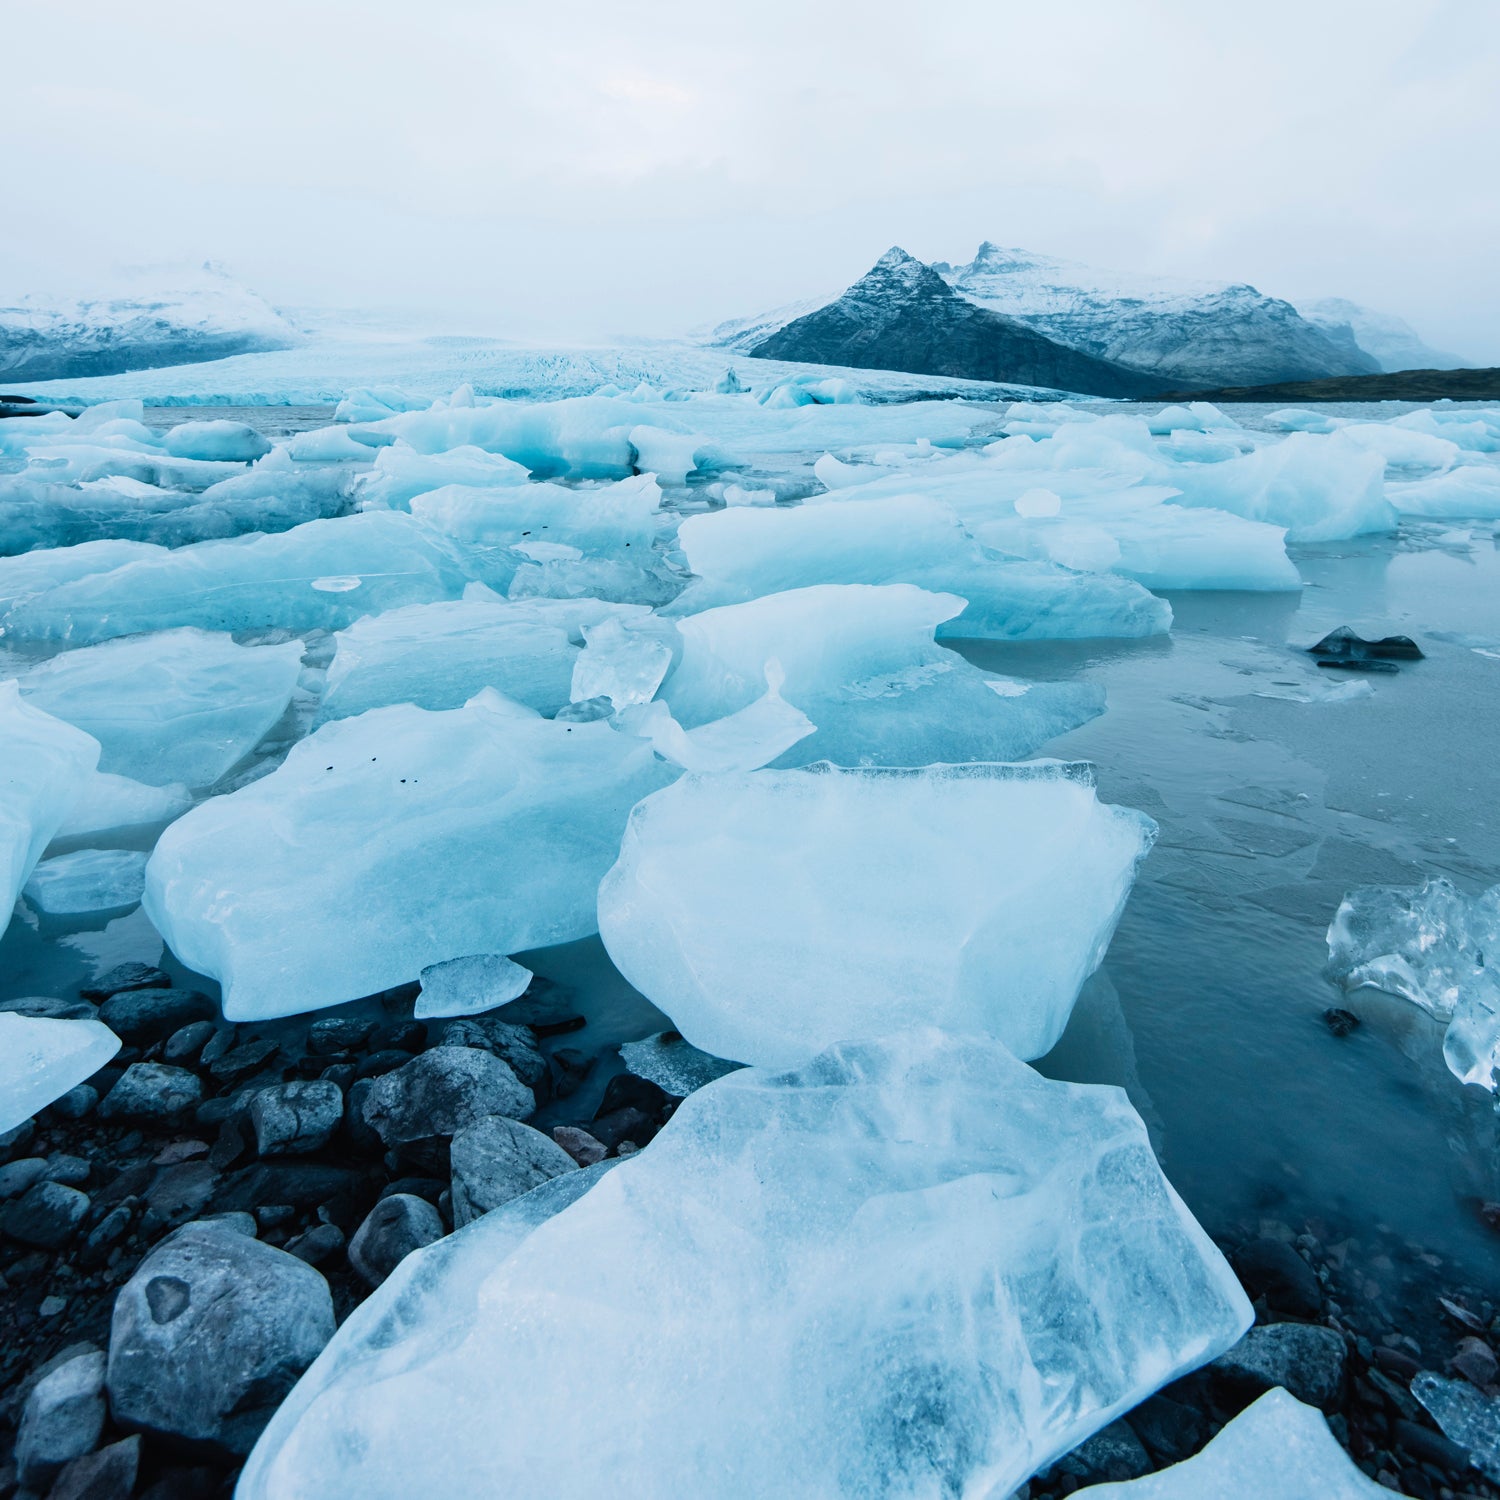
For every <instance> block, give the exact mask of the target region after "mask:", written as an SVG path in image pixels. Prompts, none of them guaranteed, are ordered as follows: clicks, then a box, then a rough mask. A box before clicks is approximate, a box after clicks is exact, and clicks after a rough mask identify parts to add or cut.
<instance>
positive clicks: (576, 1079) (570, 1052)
mask: <svg viewBox="0 0 1500 1500" xmlns="http://www.w3.org/2000/svg"><path fill="white" fill-rule="evenodd" d="M594 1062H595V1059H594V1058H593V1057H591V1056H590V1055H589V1054H588V1053H587V1052H584V1051H582V1050H581V1049H580V1048H578V1047H559V1048H558V1049H557V1051H556V1052H554V1053H553V1054H552V1070H553V1078H552V1092H553V1094H554V1095H555V1096H556V1097H557V1098H559V1099H567V1098H570V1097H571V1096H572V1095H574V1094H576V1093H577V1092H578V1086H579V1084H581V1083H582V1082H583V1080H584V1079H585V1078H587V1077H588V1076H589V1074H590V1073H592V1072H593V1071H594Z"/></svg>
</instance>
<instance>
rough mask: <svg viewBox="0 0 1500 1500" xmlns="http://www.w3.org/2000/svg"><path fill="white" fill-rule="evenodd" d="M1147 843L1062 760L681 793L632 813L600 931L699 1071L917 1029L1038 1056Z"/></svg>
mask: <svg viewBox="0 0 1500 1500" xmlns="http://www.w3.org/2000/svg"><path fill="white" fill-rule="evenodd" d="M1155 827H1156V825H1155V824H1154V823H1152V822H1151V820H1150V819H1149V818H1147V817H1145V816H1144V815H1143V814H1141V813H1136V812H1131V811H1129V810H1126V809H1122V808H1113V807H1107V806H1104V805H1103V804H1101V803H1100V802H1099V801H1098V800H1097V798H1096V797H1095V794H1094V788H1093V784H1092V779H1091V777H1090V776H1089V775H1088V774H1087V769H1086V768H1083V767H1078V766H1069V765H1064V764H1062V763H1060V762H1041V763H1038V764H1034V765H1026V766H1001V765H962V766H929V767H927V768H926V769H923V770H911V771H900V770H860V771H846V770H839V769H837V768H835V767H832V766H828V765H826V764H825V765H819V766H816V767H813V768H811V769H810V770H800V771H760V772H754V773H750V774H745V775H738V776H727V775H726V776H686V777H684V778H683V779H682V780H681V781H679V782H677V783H676V784H675V785H674V786H671V787H668V788H666V789H665V790H664V791H662V792H659V793H657V794H656V795H655V796H652V797H649V798H647V799H646V800H645V801H644V802H642V803H641V804H640V806H638V807H637V808H636V809H635V810H634V812H632V813H631V815H630V821H629V824H628V826H627V827H626V830H625V837H624V841H623V843H622V845H621V849H620V858H619V860H618V862H617V863H616V864H615V866H614V868H613V869H612V870H611V871H610V872H609V874H608V875H607V876H606V877H605V879H604V881H603V883H602V884H601V886H600V888H599V931H600V935H601V936H602V938H603V939H604V945H605V947H606V948H607V949H608V950H609V955H610V957H611V958H612V959H613V960H614V962H615V965H616V966H617V967H618V968H619V970H620V972H621V973H622V974H624V975H625V977H626V978H627V979H629V980H630V982H631V983H632V984H634V985H635V987H636V988H637V989H638V990H640V991H641V993H642V994H644V995H645V996H646V997H647V998H648V999H650V1000H651V1001H652V1002H653V1003H654V1004H655V1005H657V1006H658V1007H659V1008H660V1009H662V1010H663V1011H665V1012H666V1013H667V1015H669V1016H670V1017H671V1018H672V1023H673V1025H674V1026H675V1027H676V1028H677V1029H678V1030H679V1031H680V1032H681V1033H682V1034H683V1035H684V1036H685V1037H686V1038H687V1039H688V1040H689V1041H690V1042H692V1043H693V1045H694V1046H696V1047H700V1048H702V1049H703V1050H704V1051H706V1052H710V1053H712V1054H714V1055H715V1056H717V1057H724V1058H733V1059H735V1060H737V1061H739V1062H747V1063H755V1064H759V1065H763V1066H770V1067H785V1066H791V1065H794V1064H796V1063H798V1062H801V1061H803V1060H804V1059H806V1058H807V1057H809V1056H811V1055H812V1054H813V1053H814V1052H817V1051H819V1050H821V1049H822V1048H824V1047H826V1046H829V1045H831V1044H832V1043H834V1042H839V1041H846V1040H850V1039H855V1038H861V1037H869V1036H879V1035H882V1034H884V1033H885V1032H887V1031H891V1030H895V1029H897V1028H899V1027H902V1026H904V1025H908V1024H910V1023H911V1022H912V1021H913V1020H914V1019H915V1018H918V1017H920V1018H921V1019H922V1020H923V1021H928V1022H931V1023H932V1024H934V1025H939V1026H943V1027H945V1028H947V1029H949V1030H952V1031H955V1032H959V1033H984V1034H988V1035H991V1036H994V1037H998V1038H999V1039H1000V1040H1001V1041H1002V1042H1004V1043H1005V1044H1006V1046H1008V1047H1009V1048H1010V1049H1011V1051H1012V1052H1014V1053H1015V1055H1016V1056H1018V1057H1023V1058H1033V1057H1040V1056H1041V1055H1042V1054H1043V1053H1045V1052H1046V1051H1047V1050H1048V1049H1049V1048H1050V1047H1051V1046H1052V1045H1053V1043H1054V1042H1056V1040H1057V1038H1058V1037H1059V1036H1060V1035H1061V1034H1062V1030H1063V1027H1064V1025H1065V1024H1066V1023H1067V1019H1068V1015H1069V1012H1070V1011H1071V1010H1072V1007H1073V1002H1074V1000H1075V999H1076V998H1077V995H1078V990H1079V986H1080V985H1082V983H1083V981H1084V980H1085V979H1086V978H1087V977H1088V976H1089V974H1091V973H1092V972H1093V970H1094V969H1095V968H1096V967H1097V966H1098V964H1099V961H1100V959H1101V958H1102V957H1103V954H1104V950H1105V947H1106V946H1107V945H1108V942H1109V939H1110V936H1111V935H1112V933H1113V931H1114V927H1115V924H1116V922H1117V921H1118V920H1119V917H1120V912H1121V910H1122V908H1123V907H1124V904H1125V898H1126V896H1127V894H1128V893H1129V890H1130V885H1131V882H1132V881H1133V879H1134V875H1135V867H1136V864H1137V862H1138V861H1139V860H1140V858H1141V857H1142V855H1144V854H1145V852H1146V850H1147V849H1148V848H1149V847H1150V844H1151V841H1152V839H1153V838H1154V837H1155Z"/></svg>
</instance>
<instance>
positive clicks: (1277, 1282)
mask: <svg viewBox="0 0 1500 1500" xmlns="http://www.w3.org/2000/svg"><path fill="white" fill-rule="evenodd" d="M1229 1263H1230V1264H1231V1265H1232V1266H1233V1267H1234V1274H1235V1275H1236V1276H1238V1277H1239V1278H1240V1284H1241V1285H1242V1286H1243V1287H1244V1288H1245V1291H1246V1294H1247V1295H1248V1296H1249V1297H1250V1298H1251V1300H1252V1301H1253V1300H1254V1299H1255V1298H1257V1297H1261V1298H1264V1299H1265V1303H1266V1306H1267V1307H1271V1308H1274V1309H1275V1310H1276V1311H1277V1312H1283V1313H1290V1314H1291V1315H1292V1316H1293V1317H1295V1318H1315V1317H1317V1316H1318V1313H1319V1312H1320V1311H1321V1310H1322V1307H1323V1288H1322V1287H1321V1286H1320V1285H1319V1283H1318V1278H1317V1275H1316V1274H1315V1273H1314V1271H1313V1268H1312V1267H1311V1266H1310V1265H1308V1263H1307V1262H1306V1261H1305V1260H1303V1259H1302V1257H1301V1256H1300V1255H1298V1254H1297V1252H1296V1251H1295V1250H1293V1249H1292V1247H1291V1246H1290V1245H1287V1244H1284V1243H1283V1242H1282V1241H1281V1240H1273V1239H1259V1240H1251V1241H1250V1242H1249V1243H1248V1244H1246V1245H1242V1246H1241V1247H1240V1248H1239V1249H1238V1250H1236V1251H1235V1252H1234V1254H1233V1255H1231V1256H1230V1258H1229Z"/></svg>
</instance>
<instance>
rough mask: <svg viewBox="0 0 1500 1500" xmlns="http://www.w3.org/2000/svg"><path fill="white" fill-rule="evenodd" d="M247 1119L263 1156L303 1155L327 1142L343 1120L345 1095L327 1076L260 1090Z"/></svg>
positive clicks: (256, 1145)
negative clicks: (308, 1081)
mask: <svg viewBox="0 0 1500 1500" xmlns="http://www.w3.org/2000/svg"><path fill="white" fill-rule="evenodd" d="M249 1119H250V1127H251V1129H252V1130H254V1132H255V1149H256V1150H257V1151H258V1152H259V1153H260V1154H261V1155H262V1156H302V1155H305V1154H306V1153H307V1152H309V1151H316V1150H318V1148H319V1147H320V1146H325V1145H327V1144H328V1142H329V1141H330V1140H331V1139H332V1137H333V1133H334V1131H335V1130H337V1129H338V1128H339V1126H340V1125H341V1124H342V1123H343V1120H344V1094H343V1091H342V1090H341V1089H340V1088H339V1086H338V1084H336V1083H331V1082H329V1081H327V1080H326V1079H319V1080H317V1081H316V1082H311V1083H283V1084H280V1085H278V1086H276V1087H274V1088H268V1089H259V1090H257V1092H256V1093H255V1094H253V1095H252V1096H251V1098H250V1104H249Z"/></svg>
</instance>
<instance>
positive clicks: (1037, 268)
mask: <svg viewBox="0 0 1500 1500" xmlns="http://www.w3.org/2000/svg"><path fill="white" fill-rule="evenodd" d="M936 269H937V270H938V272H939V273H940V274H941V275H942V276H943V278H944V280H946V281H947V282H948V284H949V285H950V286H952V287H953V288H954V290H955V291H957V292H959V293H960V294H961V295H963V296H964V297H967V298H968V299H969V300H970V301H973V302H976V303H978V304H979V305H980V306H981V307H987V308H989V309H991V310H992V311H994V312H998V313H1002V314H1003V315H1005V316H1006V317H1010V318H1015V319H1017V320H1018V321H1020V322H1023V323H1026V324H1028V325H1029V326H1031V327H1033V328H1035V329H1037V330H1039V331H1040V332H1042V333H1045V334H1046V335H1047V336H1048V337H1049V338H1053V339H1056V340H1058V342H1060V343H1064V344H1067V345H1068V346H1069V347H1071V348H1074V349H1080V350H1082V351H1084V352H1085V353H1088V354H1092V355H1095V356H1096V357H1097V358H1100V359H1108V360H1112V361H1114V362H1116V363H1118V364H1125V365H1129V366H1131V367H1132V368H1134V369H1139V370H1149V371H1151V372H1153V373H1155V374H1158V375H1161V376H1164V377H1166V378H1168V379H1170V380H1172V381H1173V382H1175V383H1176V384H1177V385H1179V386H1182V385H1204V384H1210V385H1229V384H1234V385H1263V384H1269V383H1271V382H1272V381H1283V380H1314V379H1319V378H1323V377H1327V376H1334V375H1366V374H1374V373H1377V372H1378V371H1379V369H1380V363H1379V361H1378V360H1377V359H1375V358H1374V357H1373V356H1371V355H1370V354H1369V353H1367V352H1366V351H1365V350H1363V349H1361V348H1360V347H1359V346H1358V345H1356V344H1354V343H1353V341H1352V340H1339V339H1335V338H1331V337H1330V336H1329V334H1328V333H1327V332H1326V331H1325V330H1324V329H1322V328H1320V327H1318V326H1317V325H1316V324H1314V323H1311V322H1309V321H1308V320H1307V319H1306V318H1304V317H1302V315H1301V314H1300V313H1298V311H1297V309H1296V308H1295V307H1294V306H1293V305H1292V304H1291V303H1290V302H1285V301H1282V300H1281V299H1280V298H1277V297H1267V296H1265V295H1264V294H1263V293H1261V292H1259V291H1257V290H1256V289H1255V288H1254V287H1253V286H1249V285H1246V284H1245V283H1243V282H1239V283H1231V282H1195V281H1176V280H1171V279H1168V278H1165V277H1155V276H1134V275H1126V274H1119V273H1114V272H1106V271H1099V270H1095V269H1093V268H1092V267H1089V266H1084V265H1080V264H1078V263H1077V262H1074V261H1065V260H1059V259H1056V258H1053V257H1050V256H1044V255H1034V254H1032V253H1031V252H1030V251H1026V250H1016V249H1007V248H1003V247H1001V246H999V245H995V244H993V243H991V242H990V241H988V240H986V241H985V242H984V243H983V244H982V245H980V247H979V250H978V252H977V253H976V254H975V256H974V259H973V260H971V261H970V262H969V263H968V264H967V265H962V266H948V265H944V264H940V265H939V266H937V267H936Z"/></svg>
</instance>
